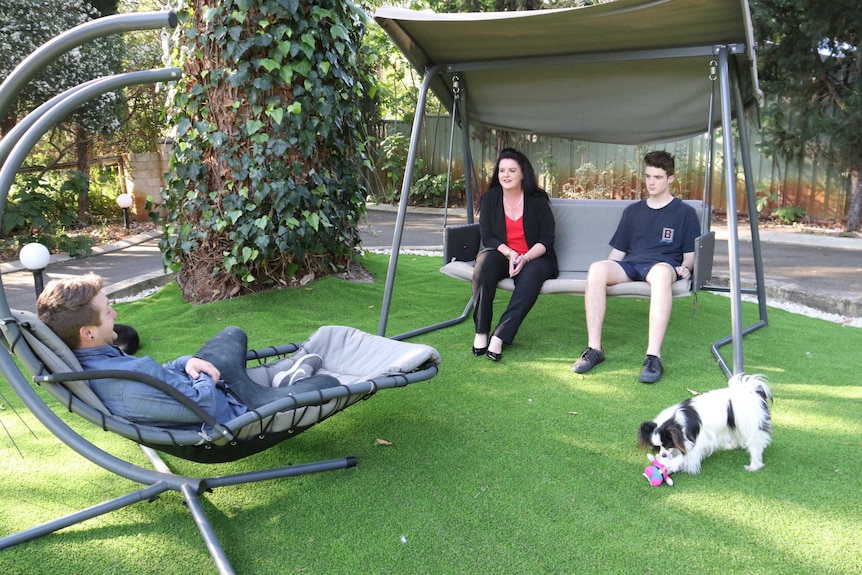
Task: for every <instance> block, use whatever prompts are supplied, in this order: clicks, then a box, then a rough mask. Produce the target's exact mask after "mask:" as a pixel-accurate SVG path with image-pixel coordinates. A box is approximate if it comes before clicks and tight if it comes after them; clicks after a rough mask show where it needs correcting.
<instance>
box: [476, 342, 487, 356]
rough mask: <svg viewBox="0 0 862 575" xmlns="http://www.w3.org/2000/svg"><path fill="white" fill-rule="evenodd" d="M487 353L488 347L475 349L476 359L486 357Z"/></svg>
mask: <svg viewBox="0 0 862 575" xmlns="http://www.w3.org/2000/svg"><path fill="white" fill-rule="evenodd" d="M486 351H488V346H487V345H486V346H485V347H474V348H473V355H475V356H476V357H479V356H480V355H485V352H486Z"/></svg>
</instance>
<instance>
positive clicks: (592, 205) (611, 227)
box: [440, 198, 714, 298]
mask: <svg viewBox="0 0 862 575" xmlns="http://www.w3.org/2000/svg"><path fill="white" fill-rule="evenodd" d="M635 201H637V200H581V199H564V198H552V199H551V211H553V213H554V221H555V228H556V236H555V238H554V251H556V253H557V265H558V266H559V269H560V274H559V276H558V277H556V278H553V279H549V280H547V281H545V283H544V284H543V285H542V289H541V290H540V292H539V293H543V294H549V293H564V294H571V295H583V294H584V290H585V289H586V287H587V272H588V271H589V269H590V264H592V263H593V262H595V261H599V260H604V259H607V257H608V254H610V252H611V247H610V243H609V242H610V241H611V237H612V236H613V235H614V231H616V229H617V224H619V221H620V218H621V217H622V214H623V210H624V209H625V208H626V207H627V206H629V205H631V204H632V203H634V202H635ZM684 201H685V203H687V204H689V205H690V206H692V207H693V208H694V209H695V211H696V212H697V217H698V220H699V221H700V222H701V224H702V223H703V218H704V212H707V215H706V217H707V218H708V217H709V215H708V212H709V209H708V208H707V207H706V206H705V205H704V203H703V201H701V200H684ZM705 235H706V236H707V237H706V239H705V238H704V236H700V238H698V241H696V242H695V274H694V276H695V277H697V278H698V282H696V283H692V282H691V280H688V279H681V280H678V281H676V282H675V283H674V284H673V296H674V297H683V296H687V295H689V293H690V291H697V290H699V289H700V288H701V287H703V285H704V284H706V282H707V281H709V276H711V273H712V256H713V252H712V249H711V248H712V246H713V243H712V242H710V241H709V239H710V238H712V237H714V232H709V234H705ZM445 241H446V245H445V246H444V250H443V253H444V255H443V257H444V260H445V261H444V265H443V267H442V268H441V269H440V271H441V272H442V273H444V274H446V275H448V276H450V277H453V278H456V279H460V280H464V281H472V279H473V265H474V264H475V263H476V262H475V259H476V255H477V254H478V252H479V224H467V225H465V226H453V227H451V228H447V230H446V238H445ZM704 243H706V244H708V247H709V248H710V249H703V245H704ZM497 287H498V288H499V289H503V290H507V291H513V290H514V289H515V283H514V282H513V281H512V280H511V278H505V279H503V280H501V281H500V282H499V283H498V284H497ZM607 294H608V296H612V297H645V298H649V297H650V286H649V284H648V283H646V282H635V281H631V282H624V283H621V284H616V285H612V286H608V289H607Z"/></svg>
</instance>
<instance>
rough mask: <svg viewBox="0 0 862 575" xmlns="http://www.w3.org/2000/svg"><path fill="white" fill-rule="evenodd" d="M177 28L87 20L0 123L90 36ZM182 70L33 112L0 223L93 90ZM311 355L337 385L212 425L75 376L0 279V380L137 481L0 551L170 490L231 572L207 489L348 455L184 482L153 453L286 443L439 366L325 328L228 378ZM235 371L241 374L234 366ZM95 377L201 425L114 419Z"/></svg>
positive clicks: (131, 19)
mask: <svg viewBox="0 0 862 575" xmlns="http://www.w3.org/2000/svg"><path fill="white" fill-rule="evenodd" d="M176 24H177V18H176V15H175V14H174V13H173V12H152V13H140V14H124V15H116V16H108V17H105V18H100V19H97V20H93V21H90V22H88V23H85V24H82V25H80V26H78V27H76V28H73V29H71V30H69V31H67V32H66V33H64V34H61V35H60V36H57V37H56V38H54V39H53V40H51V41H49V42H48V43H46V44H45V45H43V46H42V47H40V48H39V49H37V50H36V51H35V52H34V53H33V54H31V55H30V56H29V57H28V58H26V59H25V60H24V61H23V62H21V64H19V66H18V67H16V68H15V69H14V70H13V71H12V72H11V73H10V74H9V76H7V78H6V79H5V81H4V82H3V83H2V84H0V117H2V116H3V115H4V113H5V111H6V110H8V109H9V107H10V106H11V104H12V102H13V101H14V99H15V97H16V96H17V94H18V92H19V91H20V90H21V88H22V87H23V86H24V85H26V83H27V82H28V81H29V80H30V79H32V78H33V77H34V76H35V75H36V74H37V73H38V72H39V71H40V70H42V69H43V68H44V67H45V66H46V65H47V64H48V63H49V62H50V61H51V60H53V59H55V58H56V57H57V56H59V55H60V54H62V53H64V52H66V51H68V50H71V49H73V48H75V47H76V46H78V45H80V44H82V43H84V42H86V41H88V40H90V39H93V38H97V37H100V36H107V35H110V34H115V33H120V32H125V31H132V30H145V29H158V28H164V27H174V26H176ZM180 73H181V71H180V70H179V69H177V68H167V69H164V70H152V71H145V72H130V73H125V74H118V75H116V76H110V77H106V78H99V79H94V80H91V81H89V82H86V83H84V84H82V85H80V86H77V87H75V88H72V89H70V90H67V91H66V92H64V93H62V94H60V95H58V96H56V97H54V98H52V99H51V100H49V101H48V102H46V103H45V104H43V105H42V106H40V107H39V108H37V109H36V110H34V111H33V112H31V113H30V114H29V115H28V116H27V117H26V118H24V119H23V120H22V121H21V122H19V123H18V124H17V125H16V126H15V128H13V129H12V130H10V131H9V132H8V133H7V134H6V136H5V137H4V138H3V140H2V141H0V164H2V167H0V219H2V215H3V211H4V209H5V205H6V198H7V196H8V193H9V190H10V188H11V186H12V183H13V182H14V178H15V174H16V172H17V171H18V169H19V168H20V166H21V165H22V163H23V162H24V160H25V159H26V157H27V155H28V154H29V153H30V151H31V150H32V148H33V147H34V146H35V145H36V143H37V142H38V141H39V139H40V138H41V136H42V135H44V134H45V133H46V132H47V131H48V130H49V129H50V128H51V127H52V126H54V125H55V124H56V123H58V122H59V121H61V120H62V119H63V118H65V117H66V116H67V115H68V114H69V113H71V112H72V111H73V110H74V109H76V108H77V107H78V106H80V105H81V104H83V103H85V102H87V101H89V100H90V99H92V98H94V97H96V96H98V95H100V94H102V93H105V92H110V91H113V90H117V89H120V88H122V87H124V86H129V85H133V84H145V83H158V82H171V81H176V80H177V79H178V78H179V76H180ZM311 353H314V354H317V355H320V356H321V358H322V365H321V367H320V368H319V369H318V370H317V373H319V374H326V375H330V376H333V377H335V378H336V379H337V380H338V385H335V386H333V387H327V388H323V389H318V390H315V391H302V392H297V393H295V394H294V395H290V396H285V397H281V398H280V399H277V400H274V401H272V402H270V403H267V404H265V405H263V406H262V407H259V408H257V409H253V410H250V411H248V412H246V413H244V414H242V415H240V416H237V417H235V418H233V419H232V420H231V421H227V422H220V421H216V420H215V419H214V418H212V417H211V416H210V415H208V414H207V413H206V412H205V411H203V410H202V409H201V408H200V407H199V406H198V405H197V404H196V403H195V402H193V401H192V400H191V399H189V398H187V397H186V396H185V395H183V394H182V393H180V392H178V391H176V390H175V389H174V388H172V387H171V386H169V385H167V384H166V383H164V382H161V381H160V380H158V379H157V378H153V377H149V376H146V375H143V374H139V373H136V372H130V371H119V370H102V371H84V370H82V368H81V365H80V364H79V363H78V360H77V359H76V357H75V355H74V353H72V351H71V350H70V349H69V348H68V347H67V346H66V344H65V343H63V341H62V340H60V338H59V337H57V335H56V334H54V333H53V331H51V330H50V329H49V328H48V327H47V326H45V325H44V324H43V323H42V322H41V321H40V320H39V318H38V317H37V316H36V315H35V314H34V313H32V312H29V311H26V310H12V309H10V308H9V304H8V301H7V299H6V293H5V291H4V289H3V283H2V278H0V373H2V374H3V376H4V377H5V378H6V380H7V381H8V383H9V385H10V387H11V388H12V390H13V391H14V392H15V393H16V394H17V395H18V396H19V398H20V399H21V401H22V402H23V403H24V405H25V406H26V407H27V409H29V410H30V412H31V413H33V415H34V416H35V417H36V418H37V419H38V420H39V421H40V422H41V423H42V424H43V425H44V426H45V427H46V428H47V429H48V430H49V431H50V432H51V433H52V434H53V435H55V436H56V437H57V438H58V439H60V440H61V441H62V442H63V443H65V444H66V445H67V446H68V447H70V448H71V449H72V450H74V451H76V452H77V453H79V454H80V455H82V456H83V457H85V458H87V459H88V460H90V461H91V462H93V463H95V464H96V465H98V466H100V467H101V468H103V469H105V470H106V471H108V472H109V473H111V474H114V475H116V476H119V477H123V478H126V479H129V480H131V481H133V482H136V483H139V484H141V485H143V487H141V488H140V489H137V490H135V491H132V492H130V493H128V494H125V495H122V496H120V497H116V498H114V499H110V500H108V501H105V502H103V503H100V504H97V505H94V506H92V507H89V508H87V509H83V510H81V511H77V512H74V513H71V514H69V515H67V516H65V517H61V518H58V519H54V520H52V521H49V522H47V523H44V524H42V525H39V526H36V527H32V528H30V529H26V530H24V531H21V532H18V533H12V534H4V536H2V537H0V549H5V548H8V547H11V546H13V545H18V544H21V543H24V542H27V541H30V540H32V539H35V538H37V537H41V536H44V535H48V534H51V533H54V532H55V531H58V530H60V529H63V528H65V527H69V526H71V525H75V524H77V523H81V522H83V521H85V520H88V519H91V518H94V517H98V516H100V515H103V514H106V513H109V512H111V511H115V510H118V509H121V508H123V507H126V506H129V505H132V504H134V503H139V502H145V501H151V500H153V499H155V498H157V497H158V496H159V495H161V494H162V493H165V492H168V491H175V492H177V493H180V494H182V496H183V500H184V503H185V505H186V506H187V507H188V509H189V512H190V514H191V516H192V518H193V520H194V522H195V524H196V526H197V527H198V530H199V531H200V534H201V536H202V538H203V540H204V543H205V545H206V548H207V550H208V552H209V554H210V556H211V557H212V559H213V561H214V562H215V565H216V567H217V569H218V572H219V573H222V574H231V573H234V569H233V567H232V565H231V563H230V561H229V559H228V557H227V555H226V553H225V551H224V548H223V547H222V545H221V542H220V541H219V539H218V537H217V535H216V533H215V530H214V529H213V526H212V525H211V524H210V521H209V519H208V517H207V514H206V511H205V509H204V506H203V504H202V496H203V495H204V494H205V493H207V492H208V491H212V490H213V489H215V488H216V487H222V486H229V485H241V484H246V483H253V482H258V481H266V480H270V479H280V478H286V477H293V476H298V475H304V474H309V473H317V472H321V471H329V470H336V469H346V468H349V467H353V466H355V465H356V459H355V458H354V457H352V456H348V457H343V458H339V459H333V460H328V461H319V462H313V463H306V464H298V465H289V466H284V467H277V468H267V469H259V470H252V471H248V472H243V473H234V474H229V475H213V476H207V477H190V476H184V475H180V474H177V473H175V472H173V471H172V470H171V469H170V468H169V467H168V465H167V464H166V463H165V461H164V460H163V459H162V457H161V455H160V453H168V454H171V455H174V456H177V457H179V458H181V459H185V460H190V461H196V462H202V463H220V462H227V461H235V460H238V459H241V458H244V457H247V456H249V455H251V454H254V453H258V452H260V451H263V450H265V449H269V448H271V447H272V446H274V445H276V444H277V443H280V442H281V441H284V440H286V439H290V438H292V437H294V436H296V435H298V434H299V433H302V432H304V431H305V430H307V429H309V428H310V427H312V426H313V425H316V424H317V423H319V422H321V421H323V420H325V419H327V418H329V417H331V416H333V415H335V414H337V413H339V412H340V411H342V410H344V409H346V408H348V407H350V406H351V405H354V404H356V403H357V402H359V401H360V400H364V399H369V398H370V397H372V396H373V395H374V394H376V393H377V392H378V391H380V390H383V389H392V388H396V387H403V386H406V385H409V384H411V383H416V382H420V381H427V380H429V379H431V378H433V377H434V376H435V375H436V374H437V369H438V365H439V363H440V355H439V353H437V351H436V350H435V349H434V348H432V347H430V346H427V345H420V344H412V343H405V342H400V341H394V340H391V339H388V338H385V337H380V336H376V335H372V334H368V333H364V332H361V331H359V330H356V329H353V328H350V327H345V326H323V327H321V328H319V329H318V330H316V331H315V332H314V333H312V334H311V335H310V336H309V337H308V338H307V339H306V340H305V341H303V342H301V343H287V344H280V345H273V346H270V347H267V348H264V349H261V350H250V351H248V352H247V353H246V354H245V357H244V358H239V359H240V363H241V361H242V359H244V360H245V361H246V362H247V365H248V366H251V369H249V370H248V372H247V374H246V375H242V376H238V377H248V378H249V379H251V380H253V382H254V383H258V384H263V385H267V384H268V383H270V382H267V381H263V382H261V381H258V379H259V378H257V379H255V378H253V377H252V373H253V372H254V373H256V374H260V371H259V370H258V371H256V372H255V371H254V370H255V367H254V366H256V365H264V364H267V363H270V364H271V363H273V362H276V361H280V360H282V359H285V358H290V357H293V358H299V357H301V356H303V355H305V354H311ZM16 360H17V361H18V362H19V363H20V365H21V367H19V365H18V364H17V363H16ZM237 371H239V372H242V370H241V369H238V370H237ZM101 378H112V379H121V380H133V381H138V382H141V383H144V384H146V385H149V386H152V387H154V388H156V389H158V390H160V391H162V392H164V393H166V394H168V395H170V396H171V397H172V398H173V399H174V400H175V401H176V402H178V403H180V404H181V405H182V406H183V407H185V408H186V409H188V410H190V411H191V412H192V413H194V414H195V415H196V416H197V418H198V420H199V423H200V426H199V427H198V428H196V429H188V428H176V427H161V426H156V425H148V424H143V423H136V422H133V421H129V420H128V419H125V418H123V417H119V416H116V415H114V414H112V413H111V412H110V411H109V410H108V409H107V408H106V407H105V405H104V404H103V403H102V402H101V401H100V399H99V398H98V397H97V396H96V394H95V393H94V392H93V391H92V389H91V388H90V386H89V382H90V381H91V380H96V379H101ZM28 379H29V381H28ZM34 384H36V385H38V386H39V387H41V388H42V389H43V390H45V391H46V392H47V394H48V396H49V399H48V400H46V399H45V398H44V397H43V395H42V394H40V393H37V391H36V389H35V386H34ZM51 399H53V402H51V401H50V400H51ZM57 406H59V407H60V408H62V409H64V410H66V411H67V412H69V413H71V414H74V415H75V416H76V417H77V419H78V420H80V421H81V422H82V423H86V424H89V425H91V426H96V427H98V428H101V429H102V430H104V431H106V432H110V433H113V434H116V435H119V436H121V437H124V438H126V439H128V440H130V441H133V442H134V443H136V444H138V445H139V446H140V448H141V450H142V451H143V453H144V455H145V456H146V458H147V459H148V460H149V463H150V465H151V466H152V467H151V468H149V467H143V466H140V465H137V464H136V463H133V462H131V461H126V460H123V459H120V458H118V457H116V456H114V455H112V454H110V453H108V452H106V451H104V450H102V449H101V448H99V447H97V446H96V445H94V444H93V443H91V442H90V441H89V440H88V439H86V438H85V437H84V436H83V435H81V434H80V433H79V432H78V431H76V430H75V429H73V428H72V427H71V426H70V425H69V424H67V423H66V422H65V421H64V420H63V419H62V418H61V417H60V416H59V415H58V414H57V413H55V411H54V409H57ZM16 447H17V446H16Z"/></svg>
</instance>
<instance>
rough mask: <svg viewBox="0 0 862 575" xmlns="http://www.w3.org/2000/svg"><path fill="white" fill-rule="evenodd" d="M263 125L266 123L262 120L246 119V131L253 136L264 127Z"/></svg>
mask: <svg viewBox="0 0 862 575" xmlns="http://www.w3.org/2000/svg"><path fill="white" fill-rule="evenodd" d="M263 126H264V123H263V122H261V121H260V120H254V119H251V120H246V122H245V131H246V133H247V134H248V135H249V136H251V135H253V134H256V133H257V131H258V130H260V129H261V128H263Z"/></svg>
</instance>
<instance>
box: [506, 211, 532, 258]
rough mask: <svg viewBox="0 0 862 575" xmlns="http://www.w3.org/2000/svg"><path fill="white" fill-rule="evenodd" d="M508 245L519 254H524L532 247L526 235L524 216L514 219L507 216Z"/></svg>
mask: <svg viewBox="0 0 862 575" xmlns="http://www.w3.org/2000/svg"><path fill="white" fill-rule="evenodd" d="M506 245H507V246H509V247H510V248H512V249H513V250H515V252H517V253H518V254H519V255H524V254H525V253H527V250H529V249H530V246H528V245H527V237H526V236H525V235H524V218H523V217H521V218H520V219H517V220H513V219H511V218H510V217H509V216H506Z"/></svg>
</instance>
